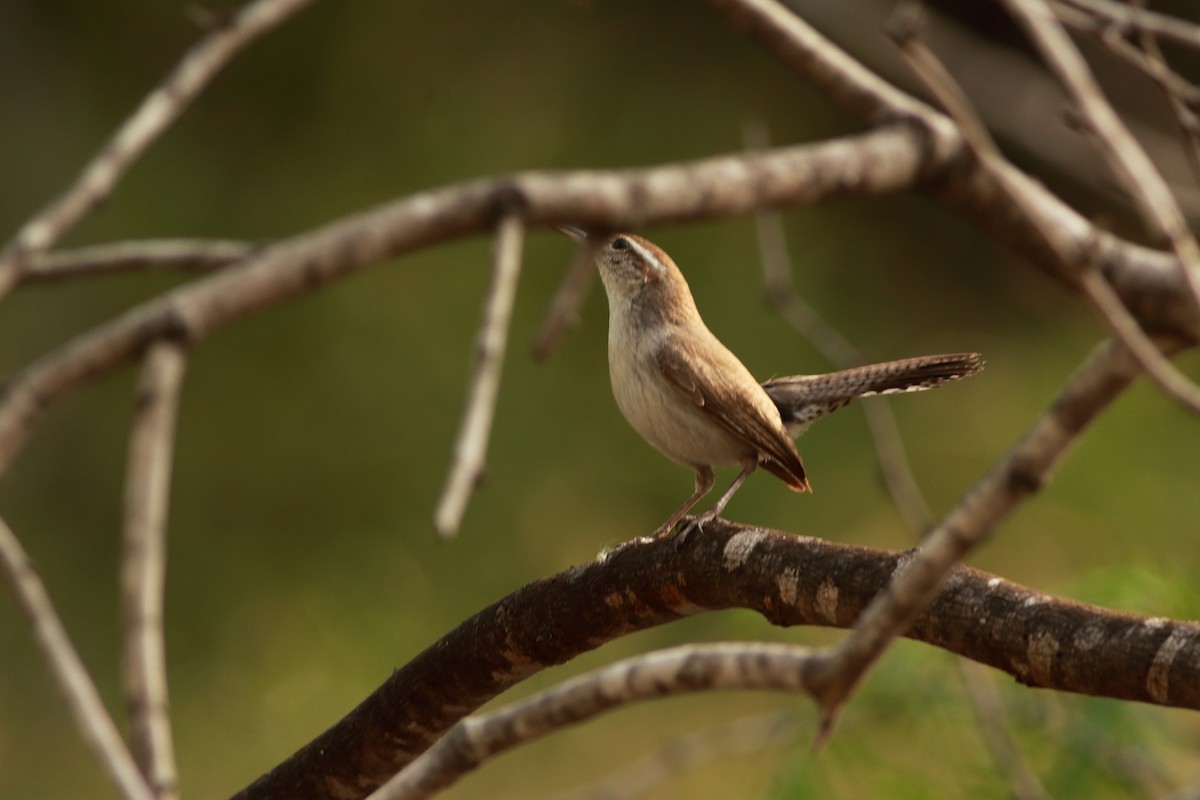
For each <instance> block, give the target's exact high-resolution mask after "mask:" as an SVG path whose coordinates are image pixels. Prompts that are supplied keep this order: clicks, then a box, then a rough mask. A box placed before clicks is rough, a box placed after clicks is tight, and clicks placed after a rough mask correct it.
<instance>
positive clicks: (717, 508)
mask: <svg viewBox="0 0 1200 800" xmlns="http://www.w3.org/2000/svg"><path fill="white" fill-rule="evenodd" d="M757 468H758V459H757V458H754V459H749V460H747V461H743V462H742V471H741V473H740V474H739V475H738V476H737V477H736V478H734V479H733V483H731V484H729V488H728V489H726V490H725V494H723V495H721V496H720V497H719V498H717V502H715V503H713V507H712V508H710V509H709V510H708V511H705V512H704V513H703V514H701V515H700V516H698V517H696V518H695V519H694V520H692V522H691V524H689V525H688V526H687V528H686V529H685V530H684V531H683V533H682V535H683V536H687V535H688V533H690V532H691V531H693V530H697V531H700V530H703V529H704V526H705V525H706V524H707V523H709V522H712V521H713V520H714V519H716V518H717V517H719V516H721V512H722V511H724V510H725V505H726V504H727V503H728V502H729V498H731V497H733V495H734V493H735V492H736V491H737V490H738V489H740V488H741V487H742V484H743V483H745V482H746V478H749V477H750V473H751V472H754V470H755V469H757Z"/></svg>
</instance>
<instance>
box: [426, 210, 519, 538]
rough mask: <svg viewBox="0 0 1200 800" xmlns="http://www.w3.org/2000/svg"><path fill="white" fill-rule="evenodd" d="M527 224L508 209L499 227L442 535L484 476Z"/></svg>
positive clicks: (443, 507)
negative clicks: (490, 283)
mask: <svg viewBox="0 0 1200 800" xmlns="http://www.w3.org/2000/svg"><path fill="white" fill-rule="evenodd" d="M524 241H525V223H524V222H523V221H522V220H521V217H520V216H519V215H517V214H515V213H509V214H505V215H504V216H503V217H502V218H501V220H500V224H499V225H498V226H497V227H496V241H495V245H494V255H493V262H492V285H491V287H490V288H489V289H488V294H487V301H486V303H485V305H484V311H483V320H482V322H481V323H480V325H479V336H478V339H477V341H476V344H475V366H474V369H473V374H472V377H471V386H470V389H469V390H468V395H467V407H466V410H465V411H464V412H463V421H462V427H461V428H460V429H459V432H458V441H457V442H456V443H455V445H454V460H453V463H451V465H450V474H449V475H448V476H447V477H446V486H445V488H444V489H443V490H442V499H441V500H440V501H439V502H438V507H437V513H436V515H435V516H434V523H435V525H436V526H437V531H438V533H439V534H440V535H441V536H442V538H445V539H449V538H451V537H453V536H454V535H455V534H457V533H458V529H459V526H460V525H461V524H462V518H463V513H464V512H465V511H466V508H467V501H468V500H469V499H470V496H471V492H473V491H474V490H475V487H476V486H477V485H478V484H479V481H480V480H482V478H483V470H484V465H485V462H486V461H487V446H488V437H489V435H490V434H491V430H492V419H493V417H495V414H496V395H497V393H498V392H499V389H500V375H501V373H502V371H503V369H504V351H505V349H506V347H507V344H508V328H509V322H510V321H511V320H512V309H513V303H514V302H515V301H516V298H517V279H518V278H520V276H521V247H522V245H523V244H524Z"/></svg>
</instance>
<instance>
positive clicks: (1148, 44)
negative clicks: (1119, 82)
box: [1106, 0, 1200, 181]
mask: <svg viewBox="0 0 1200 800" xmlns="http://www.w3.org/2000/svg"><path fill="white" fill-rule="evenodd" d="M1134 4H1135V5H1137V6H1138V7H1139V8H1143V9H1144V7H1145V3H1144V2H1143V0H1135V2H1134ZM1106 38H1107V39H1109V40H1112V39H1114V37H1112V36H1109V37H1106ZM1138 41H1139V42H1140V44H1141V46H1142V50H1141V52H1143V53H1144V54H1145V62H1146V63H1145V67H1144V69H1145V70H1146V72H1147V73H1148V74H1149V75H1150V77H1151V78H1153V79H1154V81H1155V83H1157V84H1158V86H1159V88H1160V89H1161V90H1162V93H1163V96H1165V97H1166V98H1167V104H1168V105H1170V107H1171V114H1172V115H1173V116H1174V117H1175V124H1176V125H1177V126H1178V128H1179V135H1180V137H1182V139H1183V149H1184V152H1185V153H1187V158H1188V165H1189V166H1190V167H1191V168H1192V179H1193V180H1195V181H1200V117H1197V116H1196V112H1195V111H1194V110H1193V109H1194V108H1195V107H1196V106H1197V105H1200V86H1197V85H1196V84H1194V83H1192V82H1191V81H1188V80H1185V79H1184V78H1183V76H1181V75H1179V74H1178V73H1176V72H1175V71H1174V70H1172V69H1171V68H1170V67H1168V66H1167V57H1166V55H1165V54H1164V53H1163V51H1162V48H1161V47H1159V45H1158V39H1157V38H1156V37H1155V36H1154V34H1153V33H1152V32H1151V31H1148V30H1146V29H1144V28H1143V29H1142V30H1141V31H1139V35H1138ZM1135 49H1136V48H1135Z"/></svg>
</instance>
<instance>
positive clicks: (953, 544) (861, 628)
mask: <svg viewBox="0 0 1200 800" xmlns="http://www.w3.org/2000/svg"><path fill="white" fill-rule="evenodd" d="M1137 373H1138V370H1137V362H1136V361H1135V360H1134V359H1133V358H1132V357H1131V356H1130V355H1129V352H1128V351H1127V350H1126V349H1125V348H1124V347H1122V346H1120V345H1118V344H1108V345H1105V346H1103V347H1101V348H1100V349H1099V350H1098V351H1097V352H1096V353H1095V354H1093V355H1092V357H1091V358H1090V359H1089V360H1088V361H1087V362H1086V363H1085V364H1084V366H1083V367H1082V368H1081V369H1080V370H1079V372H1077V373H1076V374H1075V376H1073V377H1072V378H1071V380H1070V381H1069V382H1068V384H1067V386H1066V388H1065V389H1064V390H1063V392H1062V394H1060V395H1059V397H1058V399H1057V400H1055V402H1054V404H1053V405H1052V406H1051V407H1050V409H1049V410H1048V411H1047V412H1046V413H1045V414H1044V415H1043V416H1042V417H1040V418H1039V419H1038V420H1037V421H1036V422H1035V423H1034V424H1033V426H1032V427H1031V428H1030V429H1029V431H1027V432H1026V434H1025V435H1024V436H1022V437H1021V439H1020V440H1019V441H1018V442H1017V443H1016V444H1015V445H1014V446H1013V448H1012V449H1011V450H1010V451H1009V452H1008V453H1007V454H1006V455H1005V456H1004V458H1002V459H1001V460H1000V461H998V462H997V463H996V464H995V465H993V467H992V468H991V470H989V471H988V473H987V474H986V475H985V476H984V477H983V478H982V479H980V480H979V481H978V482H977V483H976V484H975V486H974V487H972V488H971V490H970V491H968V492H967V494H966V495H965V496H964V497H963V498H962V500H960V501H959V503H958V504H957V506H955V508H954V509H953V510H952V511H951V512H950V513H949V514H948V515H946V517H945V518H943V519H942V520H941V522H939V523H938V525H937V526H936V527H935V528H934V529H933V530H932V531H931V532H930V533H929V535H928V536H926V538H925V540H924V541H923V542H922V545H921V547H920V548H918V549H917V550H916V551H915V553H914V555H913V557H912V559H911V560H910V561H908V562H907V563H905V564H904V565H903V566H902V567H900V568H899V569H898V570H897V572H896V575H895V576H894V577H893V579H892V581H891V583H890V584H889V585H888V587H887V589H886V590H885V591H884V592H882V593H880V595H879V597H877V598H876V599H875V601H874V602H872V603H871V605H870V606H869V607H868V608H867V609H866V611H864V612H863V614H862V615H861V616H860V617H859V619H858V622H857V623H856V624H855V626H854V629H853V630H852V631H851V632H850V634H849V635H848V636H846V637H845V638H844V639H843V640H842V641H841V642H840V643H839V644H838V645H837V646H836V647H834V648H833V649H832V650H831V651H830V652H829V653H828V654H827V655H823V656H822V665H821V668H820V673H821V683H822V685H821V689H820V691H819V698H820V703H821V708H822V712H823V720H822V737H825V736H828V734H829V733H830V731H831V729H832V725H833V722H834V720H835V719H836V715H837V713H838V711H839V709H840V708H841V705H842V704H843V703H844V702H845V699H846V698H847V697H848V696H849V694H850V693H851V692H852V691H853V689H854V687H855V685H856V684H857V683H858V681H859V680H861V678H862V676H863V675H864V674H865V673H866V671H867V670H868V669H869V668H870V666H871V665H872V664H873V663H874V662H875V661H876V660H878V658H879V657H880V656H881V655H882V654H883V653H884V651H885V650H886V649H887V648H888V647H889V646H890V644H891V642H892V641H894V639H895V637H896V636H897V635H898V634H900V633H902V632H903V631H904V630H906V629H907V628H908V626H909V625H910V624H911V623H912V620H913V619H914V618H915V616H916V614H917V613H919V612H920V610H921V609H923V608H925V607H926V605H927V604H928V603H929V601H930V600H931V599H932V597H933V596H934V594H935V593H936V592H937V590H938V587H939V586H940V585H941V582H942V580H943V579H944V578H945V576H946V575H947V574H948V572H949V570H950V569H951V568H952V567H953V566H954V564H955V563H957V562H958V561H960V560H961V559H962V558H963V557H965V556H966V555H967V554H968V553H970V552H971V551H972V550H973V549H974V548H975V547H977V546H978V545H979V544H981V543H982V542H984V541H986V540H987V539H988V537H989V536H990V535H991V534H992V532H993V531H995V529H996V527H997V526H998V525H999V524H1000V522H1001V521H1002V520H1003V519H1004V518H1005V517H1007V516H1008V515H1009V514H1010V513H1011V512H1012V511H1013V510H1014V509H1015V508H1016V507H1017V506H1018V505H1019V504H1020V503H1021V502H1022V501H1024V500H1025V499H1026V498H1028V497H1029V496H1031V495H1032V494H1033V493H1034V492H1036V491H1037V490H1038V489H1039V488H1040V487H1041V486H1042V485H1043V483H1044V482H1045V480H1046V478H1047V477H1048V476H1049V474H1050V472H1051V471H1052V470H1053V469H1054V467H1055V466H1057V465H1058V463H1059V462H1060V461H1061V460H1062V458H1063V457H1064V456H1065V455H1066V453H1067V451H1068V449H1069V448H1070V447H1071V445H1072V444H1074V443H1075V441H1076V440H1077V439H1078V438H1079V436H1080V435H1081V434H1082V433H1083V430H1084V429H1085V428H1086V427H1087V426H1088V424H1090V423H1091V422H1092V421H1093V420H1094V419H1095V418H1096V417H1097V416H1098V415H1099V414H1100V412H1102V411H1103V410H1104V409H1105V408H1107V407H1108V404H1109V403H1111V402H1112V401H1113V400H1114V399H1115V398H1116V397H1117V396H1118V395H1119V394H1120V393H1121V392H1122V391H1123V390H1124V389H1125V388H1126V387H1127V386H1129V384H1130V383H1131V382H1132V381H1133V379H1134V378H1135V377H1136V375H1137Z"/></svg>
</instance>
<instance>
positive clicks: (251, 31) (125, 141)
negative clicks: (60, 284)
mask: <svg viewBox="0 0 1200 800" xmlns="http://www.w3.org/2000/svg"><path fill="white" fill-rule="evenodd" d="M312 2H313V0H253V2H251V3H250V4H249V5H247V6H245V7H243V8H242V9H240V10H239V11H238V12H237V13H235V14H232V15H230V16H229V17H227V18H226V19H224V20H222V21H221V22H220V24H219V25H218V27H217V29H216V30H214V31H213V32H212V33H210V34H209V35H208V36H207V37H205V38H204V39H203V40H202V41H200V42H199V43H198V44H196V45H195V46H194V47H192V49H190V50H189V51H188V52H187V53H186V54H184V56H183V58H182V59H181V60H180V62H179V64H178V65H176V67H175V69H174V70H172V71H171V73H170V74H168V75H167V77H166V79H165V80H163V82H162V83H161V84H159V85H158V86H156V87H155V88H154V90H153V91H151V92H150V94H148V95H147V96H146V98H145V99H144V100H142V103H141V105H139V106H138V108H137V109H136V110H135V111H134V112H133V114H131V115H130V116H129V118H128V119H126V120H125V122H123V123H122V124H121V126H120V127H119V128H118V129H117V132H116V133H114V134H113V136H112V138H111V139H109V140H108V141H107V142H105V143H104V145H103V146H102V147H101V148H100V151H99V152H98V153H96V155H95V156H93V157H92V160H91V161H89V162H88V164H87V166H86V167H84V169H83V172H81V173H80V175H79V177H78V178H76V179H75V182H74V183H72V184H71V186H70V187H69V188H67V190H66V191H65V192H63V193H62V194H61V195H59V197H58V198H57V199H55V200H54V201H53V202H52V203H50V205H49V206H47V207H46V208H45V209H43V210H42V211H40V212H39V213H38V214H37V215H36V216H34V217H33V218H32V219H30V220H29V221H28V222H26V223H25V224H24V225H22V226H21V228H20V230H18V231H17V233H16V235H15V236H14V237H13V239H12V240H11V241H10V242H9V243H8V244H7V245H6V246H5V248H4V250H3V251H0V298H3V296H4V295H5V294H7V293H8V291H9V290H10V289H11V288H12V287H13V286H14V285H15V284H16V282H17V281H18V280H19V279H20V277H21V273H22V272H24V271H25V269H26V267H27V265H28V263H29V261H30V259H31V258H33V257H34V256H36V255H38V254H40V253H43V252H45V251H46V250H48V249H50V248H51V247H53V246H54V243H55V242H56V241H58V240H59V239H60V238H61V237H62V235H63V234H64V233H66V232H67V231H68V230H70V229H71V227H72V226H74V225H75V224H76V223H77V222H79V220H81V219H82V218H83V217H84V216H86V215H87V214H88V213H90V212H91V211H92V210H93V209H95V208H96V207H97V206H99V205H100V204H101V203H103V202H104V200H105V199H106V198H107V197H108V196H109V195H110V194H111V193H112V191H113V189H114V188H115V187H116V185H117V183H118V182H119V181H120V180H121V178H122V177H124V175H125V172H126V171H127V170H128V169H129V167H130V166H131V165H132V164H133V163H134V162H135V161H137V159H138V158H139V157H141V155H142V153H144V152H145V151H146V148H148V147H149V146H150V145H151V144H153V143H154V141H155V140H156V139H157V138H158V137H159V136H160V135H162V133H163V131H165V130H166V129H167V128H168V127H170V125H171V123H173V122H174V121H175V120H176V119H177V118H178V117H179V115H180V114H181V113H183V111H184V109H186V108H187V107H188V105H189V104H191V102H192V101H193V100H194V99H195V98H196V96H197V95H199V94H200V92H202V91H203V90H204V88H205V87H206V86H207V85H208V83H209V81H211V80H212V78H213V76H215V75H216V74H217V73H218V72H220V71H221V70H222V69H223V68H224V67H225V65H226V64H228V63H229V61H230V60H231V59H232V58H233V57H234V56H235V55H236V54H237V53H238V52H239V51H240V50H242V49H243V48H244V47H246V46H247V45H249V44H251V43H252V42H254V41H255V40H256V39H257V38H258V37H260V36H262V35H263V34H265V33H268V32H270V31H271V30H273V29H274V28H275V27H276V26H277V25H279V24H280V23H282V22H284V21H285V20H287V19H288V18H289V17H291V16H292V15H293V14H295V13H296V12H298V11H300V10H301V9H303V8H304V7H305V6H307V5H309V4H310V3H312Z"/></svg>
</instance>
